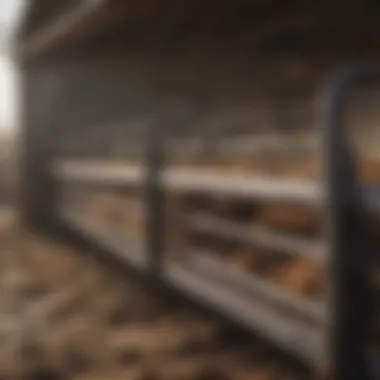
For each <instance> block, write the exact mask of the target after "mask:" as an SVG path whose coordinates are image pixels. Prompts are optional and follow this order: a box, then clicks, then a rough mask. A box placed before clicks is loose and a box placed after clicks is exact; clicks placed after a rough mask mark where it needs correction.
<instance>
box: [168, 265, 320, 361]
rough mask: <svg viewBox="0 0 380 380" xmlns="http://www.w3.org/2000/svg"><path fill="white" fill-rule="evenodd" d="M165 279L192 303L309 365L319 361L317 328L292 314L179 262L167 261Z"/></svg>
mask: <svg viewBox="0 0 380 380" xmlns="http://www.w3.org/2000/svg"><path fill="white" fill-rule="evenodd" d="M165 279H166V280H167V281H168V282H169V283H170V284H171V285H172V286H173V287H175V288H176V289H177V290H180V291H181V292H182V293H184V294H185V295H187V296H188V297H190V298H192V299H194V300H195V301H196V302H198V303H202V304H204V305H207V307H209V308H213V309H214V310H215V311H218V312H219V313H221V314H223V315H225V316H226V317H228V318H229V319H231V320H233V321H235V322H237V323H239V324H240V325H242V326H244V327H246V328H247V329H248V330H251V331H253V332H254V333H255V334H258V335H260V336H261V337H263V338H264V339H267V340H268V341H270V342H272V343H273V344H274V345H276V346H277V347H279V348H280V349H283V350H284V351H285V352H287V353H289V354H291V355H294V356H295V357H296V358H298V359H299V360H301V361H303V362H304V363H306V364H309V365H311V366H317V365H318V364H319V363H318V362H319V352H320V350H321V340H320V330H318V329H312V328H310V325H309V324H305V323H301V322H300V321H298V320H294V319H293V318H292V317H286V316H285V315H279V313H278V312H277V310H276V308H274V307H272V306H268V305H266V304H265V303H263V302H260V301H259V300H257V299H254V298H253V297H252V295H251V296H249V295H248V296H247V295H246V294H244V293H243V292H241V291H239V290H237V289H234V288H233V287H232V286H230V285H228V284H224V285H223V284H221V283H220V282H219V283H215V281H214V280H213V279H211V278H208V277H207V276H205V275H204V274H198V273H196V272H194V270H192V269H190V268H187V267H186V265H185V264H183V263H175V262H174V263H171V264H167V265H166V266H165Z"/></svg>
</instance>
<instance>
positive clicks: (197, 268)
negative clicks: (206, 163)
mask: <svg viewBox="0 0 380 380" xmlns="http://www.w3.org/2000/svg"><path fill="white" fill-rule="evenodd" d="M375 72H376V73H377V70H376V71H375ZM362 73H363V74H362ZM372 73H373V70H372V69H371V70H367V69H365V70H362V68H355V69H350V70H344V71H343V72H339V73H338V75H337V76H335V77H334V78H333V80H332V81H331V82H329V85H328V88H327V90H326V92H325V93H324V96H323V98H322V101H323V106H324V111H323V116H324V119H323V128H324V131H325V133H324V135H325V139H324V141H323V147H324V157H325V165H324V166H325V172H326V177H325V180H324V181H323V183H322V185H321V184H318V183H317V182H316V181H311V180H285V179H284V180H280V179H273V178H269V177H268V178H264V177H262V176H261V177H258V176H254V175H246V174H237V173H233V172H232V171H227V170H226V171H219V172H218V171H217V170H216V169H215V170H210V169H196V168H172V167H166V166H165V138H164V136H163V135H162V134H161V133H160V131H161V132H162V131H163V130H164V126H165V120H166V118H167V117H168V116H167V115H160V117H159V119H160V120H159V124H160V126H161V128H158V127H157V124H154V123H152V124H151V125H150V128H148V130H147V131H146V135H145V137H144V141H145V143H146V151H145V153H144V155H143V162H139V163H136V162H134V163H131V162H129V163H107V162H105V161H95V160H88V159H87V160H85V159H82V160H67V159H63V160H58V161H55V162H53V163H52V165H51V170H50V173H49V175H50V176H52V177H54V178H55V181H57V182H59V184H60V187H61V188H64V187H65V186H68V185H72V184H81V185H86V186H88V185H91V186H97V187H99V188H100V187H103V188H105V189H107V188H120V189H123V188H124V187H135V188H139V189H140V190H141V194H143V204H144V209H145V214H146V231H145V232H146V234H145V235H144V241H143V242H141V241H140V242H137V241H136V239H134V238H133V237H130V236H128V234H127V233H126V232H125V231H117V229H115V228H113V227H112V226H107V225H105V224H104V223H103V224H101V223H96V222H94V221H93V220H89V219H88V218H87V219H86V217H84V216H83V215H80V214H79V213H78V212H74V210H72V209H69V208H67V207H65V205H61V206H60V207H57V211H58V213H59V217H60V218H61V219H62V220H63V221H64V222H65V223H67V224H68V225H69V226H70V228H72V229H75V230H76V231H77V232H78V233H80V234H82V235H84V236H86V237H87V238H89V239H90V240H94V241H96V242H97V243H98V244H99V245H101V246H102V247H103V248H104V249H105V250H107V251H108V252H109V254H110V255H114V256H117V257H118V258H119V259H121V261H123V262H124V263H125V264H129V265H130V266H131V267H133V268H135V269H136V270H138V271H140V272H143V273H145V274H146V275H147V276H153V277H155V278H156V279H157V280H158V281H161V282H164V283H166V284H168V285H169V286H171V287H173V288H175V289H176V290H178V291H180V292H182V293H183V294H185V295H186V296H187V297H190V298H193V299H195V300H196V301H198V302H200V303H205V304H207V305H208V307H211V308H213V309H215V310H216V311H218V312H219V313H221V314H223V315H225V316H227V317H228V318H230V319H232V320H234V321H235V322H237V323H238V324H240V325H243V326H245V327H247V328H248V329H250V330H253V331H254V332H255V333H256V334H261V335H262V336H263V337H264V338H266V339H268V340H270V341H271V342H272V343H274V344H275V345H277V346H279V347H280V348H282V349H283V350H284V351H286V352H288V353H290V354H292V355H294V356H296V357H297V358H298V359H301V360H303V361H304V362H306V363H307V364H309V365H310V366H312V367H314V368H316V369H317V370H318V371H320V372H321V373H323V374H326V375H327V374H328V375H330V376H331V375H332V377H331V378H333V379H334V380H335V379H336V380H338V379H339V380H343V379H344V380H351V379H355V380H356V379H374V377H371V376H373V375H372V374H371V368H370V366H371V364H369V362H368V355H367V353H366V349H367V340H368V332H367V327H368V325H369V314H370V313H369V312H368V313H366V312H364V310H367V309H368V308H369V307H370V303H371V302H372V301H371V299H370V298H369V294H370V293H371V290H370V286H369V284H368V282H369V274H368V272H369V265H370V254H371V247H370V246H368V244H370V238H369V236H367V232H368V231H367V229H366V217H365V216H364V214H365V213H366V214H368V213H367V211H371V213H375V214H376V213H378V212H379V210H380V197H379V196H378V195H377V194H378V192H377V190H376V189H373V188H369V187H368V188H364V187H363V188H362V187H359V186H358V185H359V182H358V179H357V178H356V176H355V175H354V174H353V172H352V168H353V163H352V162H351V161H350V160H351V158H352V157H351V151H350V149H349V148H348V144H347V142H346V135H345V132H344V131H343V130H342V119H341V114H342V107H343V100H344V96H345V94H346V90H347V86H348V84H349V83H351V82H352V80H353V79H357V78H359V77H361V76H368V75H372ZM171 192H177V193H178V192H181V193H187V194H192V195H199V194H206V195H211V196H215V195H217V196H225V197H229V198H231V199H246V200H248V201H250V202H256V203H257V202H261V203H269V202H288V203H292V204H299V205H301V206H308V207H311V209H313V210H314V211H315V212H321V211H322V212H323V211H326V210H325V209H327V213H326V221H327V233H326V237H325V240H323V239H322V241H319V240H317V239H313V238H305V237H300V236H296V235H292V234H290V233H285V232H281V233H280V232H276V231H272V230H271V229H268V228H264V227H262V226H255V227H254V228H252V226H251V227H247V226H246V225H244V224H243V223H239V222H236V221H231V220H229V219H228V218H222V217H216V216H214V215H207V214H202V215H201V214H197V215H185V216H184V218H183V225H184V226H185V228H186V229H187V230H193V231H198V232H202V233H206V234H209V235H215V236H217V237H221V238H228V239H232V240H235V241H239V242H244V244H248V245H255V246H262V247H265V248H267V249H270V250H274V251H282V252H283V253H284V254H285V255H288V256H291V257H299V258H302V259H306V260H310V261H313V262H316V263H317V264H318V265H320V264H325V265H327V266H328V267H329V279H328V280H329V281H328V282H329V285H330V290H331V292H330V296H329V297H328V298H327V299H325V300H322V301H320V300H313V299H308V298H307V297H306V296H302V295H297V294H293V293H292V292H291V291H289V290H287V289H284V288H283V287H281V286H280V285H278V284H275V283H274V282H273V281H271V280H269V279H267V278H262V277H261V276H260V275H259V274H257V273H245V272H242V271H241V270H239V269H237V268H234V267H231V266H230V265H228V263H226V262H224V261H223V260H222V259H220V258H218V257H216V256H214V255H211V254H210V253H209V252H207V250H203V251H201V250H199V249H198V250H197V249H194V248H191V247H185V249H183V252H180V254H179V252H171V248H170V247H169V245H168V244H167V243H168V242H167V241H166V238H165V237H166V224H165V223H164V221H165V220H166V218H167V215H166V211H167V210H166V204H165V195H166V194H167V193H171ZM362 202H363V207H362ZM353 263H354V264H353ZM358 263H359V264H358ZM356 264H358V265H359V267H360V270H358V268H355V267H353V265H356ZM355 310H356V312H355ZM358 312H359V314H358ZM353 331H355V332H357V334H354V333H353ZM324 332H326V334H325V333H324ZM326 344H327V348H328V349H327V350H326ZM326 352H327V353H328V355H329V357H328V358H326V357H323V356H324V355H323V353H326ZM328 375H327V376H328Z"/></svg>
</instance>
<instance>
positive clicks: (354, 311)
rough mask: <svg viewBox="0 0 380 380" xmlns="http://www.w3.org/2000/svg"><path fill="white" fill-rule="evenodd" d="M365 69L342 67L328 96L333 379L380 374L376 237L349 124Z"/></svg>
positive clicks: (326, 136) (325, 125)
mask: <svg viewBox="0 0 380 380" xmlns="http://www.w3.org/2000/svg"><path fill="white" fill-rule="evenodd" d="M359 73H362V72H361V71H360V70H358V69H357V68H348V69H345V70H343V71H342V72H339V73H338V75H337V76H335V77H334V78H333V80H332V81H331V82H329V84H328V86H327V89H326V92H325V93H324V98H323V99H322V100H323V110H322V117H323V128H324V130H323V132H324V136H323V137H324V141H323V149H324V150H323V158H324V171H325V180H326V182H325V183H326V197H327V198H326V207H327V210H326V211H327V216H326V221H327V222H326V235H327V240H328V244H327V246H328V249H329V252H328V256H327V257H328V258H329V262H328V268H327V269H328V271H329V294H328V297H329V312H330V318H329V325H328V326H327V341H328V349H327V351H326V353H327V355H328V357H327V358H326V359H327V363H328V366H327V367H326V368H325V369H324V371H325V372H326V373H325V374H324V375H326V377H327V378H328V379H331V380H359V379H363V380H369V379H373V380H374V378H373V377H372V374H371V366H370V363H369V355H368V352H366V350H367V348H368V347H367V345H368V338H369V324H370V315H371V311H372V310H371V308H372V303H373V300H372V299H371V285H370V280H369V273H368V272H369V268H370V259H371V253H372V252H371V245H370V244H371V241H370V236H369V226H367V224H366V222H367V219H366V217H365V211H364V205H363V196H362V195H363V194H362V192H361V188H360V184H359V181H358V178H357V174H356V172H355V163H354V157H353V151H352V148H350V147H349V141H348V136H347V131H345V130H344V125H343V110H344V101H345V96H346V94H347V91H348V88H349V85H350V84H352V82H353V81H354V80H357V79H358V77H359Z"/></svg>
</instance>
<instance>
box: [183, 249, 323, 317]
mask: <svg viewBox="0 0 380 380" xmlns="http://www.w3.org/2000/svg"><path fill="white" fill-rule="evenodd" d="M184 262H185V263H186V264H187V265H189V266H190V267H192V268H194V269H195V270H196V271H197V272H198V273H200V274H202V273H203V274H204V275H205V276H207V277H209V278H215V279H217V280H219V281H222V283H224V284H231V285H235V286H237V287H239V288H240V289H241V290H242V291H245V292H248V293H251V294H253V295H256V296H259V297H260V298H261V297H263V298H264V299H265V302H268V303H272V302H275V303H276V304H277V305H279V306H281V307H286V308H288V309H292V310H293V311H296V312H297V313H299V314H301V315H303V316H305V317H307V318H308V319H309V320H311V321H313V322H317V323H320V322H325V320H326V307H325V306H326V305H325V303H324V302H317V301H312V300H309V299H307V298H305V297H302V296H299V295H297V294H294V293H292V292H290V291H287V290H284V288H283V287H281V286H280V285H277V284H275V283H274V282H273V281H270V280H267V279H265V278H261V277H259V276H257V275H255V274H253V273H248V272H244V271H243V270H241V269H239V268H234V267H233V266H232V265H230V264H227V263H225V262H223V261H222V260H221V259H218V258H215V257H213V256H212V254H211V253H209V252H205V251H204V252H197V251H189V252H187V254H186V258H185V259H184ZM289 314H291V313H289Z"/></svg>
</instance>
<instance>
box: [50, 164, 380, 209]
mask: <svg viewBox="0 0 380 380" xmlns="http://www.w3.org/2000/svg"><path fill="white" fill-rule="evenodd" d="M52 170H53V174H54V175H55V176H57V177H58V179H60V180H63V181H70V182H78V183H92V184H97V185H105V186H126V185H138V184H142V183H143V181H144V180H145V178H146V175H147V172H146V168H145V167H144V166H143V165H139V164H119V163H108V162H97V161H84V160H83V161H61V162H60V163H58V164H57V165H55V166H53V168H52ZM161 183H162V184H163V186H164V187H165V188H166V189H168V190H177V191H178V190H179V191H184V192H192V193H214V194H218V195H226V196H233V197H240V198H246V199H256V200H262V201H276V200H277V201H287V202H291V203H298V204H300V203H304V204H307V205H314V206H318V207H320V206H322V205H323V204H324V202H325V194H324V192H323V190H322V187H321V186H320V185H318V183H317V182H316V181H312V180H290V179H274V178H268V177H267V178H266V177H264V176H257V175H249V174H241V173H236V172H234V171H233V170H220V169H195V168H194V169H189V168H186V169H185V168H167V169H165V170H163V173H162V177H161ZM364 191H365V203H366V207H367V210H368V211H369V212H372V213H379V212H380V190H379V189H377V188H374V187H368V186H366V187H365V188H364Z"/></svg>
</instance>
